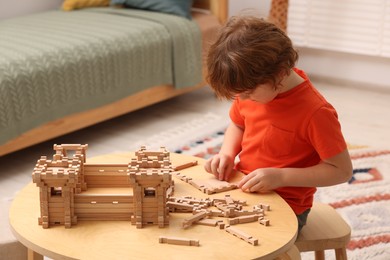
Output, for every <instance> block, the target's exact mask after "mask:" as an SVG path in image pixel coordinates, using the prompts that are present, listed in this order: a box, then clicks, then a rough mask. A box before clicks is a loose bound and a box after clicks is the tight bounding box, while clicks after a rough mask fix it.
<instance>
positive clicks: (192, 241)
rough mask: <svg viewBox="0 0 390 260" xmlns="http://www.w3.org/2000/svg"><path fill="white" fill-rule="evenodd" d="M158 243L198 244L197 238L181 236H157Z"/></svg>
mask: <svg viewBox="0 0 390 260" xmlns="http://www.w3.org/2000/svg"><path fill="white" fill-rule="evenodd" d="M159 242H160V244H164V243H166V244H172V245H183V246H199V240H196V239H189V238H182V237H165V236H160V237H159Z"/></svg>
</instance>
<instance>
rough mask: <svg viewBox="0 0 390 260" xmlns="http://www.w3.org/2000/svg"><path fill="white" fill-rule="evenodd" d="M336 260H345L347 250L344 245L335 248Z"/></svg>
mask: <svg viewBox="0 0 390 260" xmlns="http://www.w3.org/2000/svg"><path fill="white" fill-rule="evenodd" d="M335 254H336V260H347V250H346V248H345V247H343V248H337V249H335Z"/></svg>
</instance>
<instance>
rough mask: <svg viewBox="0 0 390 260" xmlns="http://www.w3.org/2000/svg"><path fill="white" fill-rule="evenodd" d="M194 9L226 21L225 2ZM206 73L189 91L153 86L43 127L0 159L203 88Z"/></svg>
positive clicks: (0, 151)
mask: <svg viewBox="0 0 390 260" xmlns="http://www.w3.org/2000/svg"><path fill="white" fill-rule="evenodd" d="M194 7H196V8H201V9H205V10H208V11H210V12H211V13H212V14H214V15H215V16H216V17H217V19H218V21H219V22H220V23H224V22H225V21H226V19H227V12H228V11H227V9H228V0H196V1H195V4H194ZM206 73H207V72H206V68H205V67H203V81H202V82H201V83H200V84H198V85H196V86H193V87H189V88H185V89H175V88H174V87H173V86H172V85H160V86H154V87H151V88H149V89H147V90H143V91H141V92H138V93H136V94H134V95H131V96H128V97H125V98H123V99H121V100H118V101H115V102H113V103H110V104H108V105H105V106H101V107H98V108H95V109H91V110H88V111H84V112H80V113H76V114H72V115H69V116H66V117H63V118H60V119H57V120H54V121H51V122H49V123H46V124H44V125H42V126H40V127H37V128H34V129H32V130H30V131H28V132H25V133H23V134H22V135H20V136H18V137H17V138H14V139H12V140H10V141H8V142H7V143H5V144H3V145H1V146H0V156H3V155H5V154H9V153H12V152H15V151H18V150H21V149H23V148H26V147H29V146H32V145H35V144H38V143H41V142H44V141H47V140H50V139H52V138H55V137H58V136H61V135H64V134H68V133H71V132H73V131H76V130H80V129H82V128H85V127H88V126H91V125H94V124H97V123H99V122H103V121H106V120H108V119H111V118H114V117H117V116H120V115H123V114H126V113H129V112H132V111H135V110H137V109H140V108H143V107H146V106H149V105H152V104H155V103H158V102H160V101H163V100H167V99H169V98H172V97H175V96H178V95H182V94H184V93H188V92H191V91H193V90H196V89H199V88H201V87H204V86H205V85H206V81H205V75H206Z"/></svg>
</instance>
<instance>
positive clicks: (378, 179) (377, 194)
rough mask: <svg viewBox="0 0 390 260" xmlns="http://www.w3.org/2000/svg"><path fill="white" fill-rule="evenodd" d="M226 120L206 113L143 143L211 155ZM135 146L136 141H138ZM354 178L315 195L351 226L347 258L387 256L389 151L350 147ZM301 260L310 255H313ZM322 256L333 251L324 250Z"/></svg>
mask: <svg viewBox="0 0 390 260" xmlns="http://www.w3.org/2000/svg"><path fill="white" fill-rule="evenodd" d="M227 125H228V119H226V118H221V117H220V116H218V115H215V114H212V113H211V114H207V115H205V116H203V117H201V118H199V119H198V120H194V121H191V122H188V123H186V124H184V125H181V126H177V127H175V128H173V129H171V130H168V131H165V132H162V133H160V134H158V135H155V136H152V137H150V138H149V139H147V140H144V141H143V142H142V144H145V145H147V146H148V147H150V146H151V147H153V148H158V147H159V146H166V147H167V148H168V149H169V150H170V151H172V152H177V153H182V154H189V155H194V156H197V157H200V158H209V157H210V156H212V155H214V154H216V153H218V151H219V149H220V147H221V143H222V141H223V133H224V130H225V129H226V127H227ZM137 145H139V144H137ZM349 151H350V154H351V159H352V163H353V168H354V170H353V177H352V178H351V180H350V181H349V182H348V183H343V184H340V185H336V186H331V187H324V188H319V189H318V191H317V193H316V195H315V199H316V200H319V201H321V202H323V203H328V204H329V205H331V206H332V207H334V208H335V209H336V210H337V211H338V213H339V214H340V215H341V216H342V217H343V218H344V219H345V221H346V222H347V223H348V224H349V225H350V226H351V229H352V235H351V241H350V243H349V244H348V247H347V255H348V259H353V260H362V259H367V260H368V259H370V260H373V259H374V260H388V259H390V246H389V243H390V218H389V216H390V203H389V199H390V150H384V149H375V148H368V147H362V146H350V147H349ZM302 258H303V259H313V255H312V254H311V253H304V254H302ZM326 259H334V253H333V252H332V251H330V250H328V251H326Z"/></svg>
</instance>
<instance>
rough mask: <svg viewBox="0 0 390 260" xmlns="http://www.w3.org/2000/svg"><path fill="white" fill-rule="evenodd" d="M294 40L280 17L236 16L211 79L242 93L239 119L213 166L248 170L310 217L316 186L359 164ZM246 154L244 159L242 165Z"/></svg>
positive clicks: (229, 93)
mask: <svg viewBox="0 0 390 260" xmlns="http://www.w3.org/2000/svg"><path fill="white" fill-rule="evenodd" d="M297 59H298V54H297V52H296V51H295V50H294V49H293V47H292V43H291V40H290V39H289V38H288V37H287V36H286V35H285V33H284V32H283V31H282V30H280V29H279V28H277V27H276V26H275V25H273V24H272V23H268V22H266V21H264V20H263V19H260V18H256V17H251V16H243V17H232V18H231V19H230V20H229V21H228V23H227V24H226V25H225V26H224V28H223V29H222V30H221V32H220V35H219V37H218V39H217V41H216V42H215V43H214V44H213V45H212V46H211V48H210V51H209V55H208V60H207V62H208V71H209V75H208V80H209V83H210V85H211V87H212V88H213V89H214V91H215V92H216V94H217V95H218V96H219V97H220V98H226V99H234V101H233V103H232V106H231V109H230V118H231V121H232V122H231V123H230V125H229V126H228V128H227V130H226V133H225V137H224V141H223V145H222V147H221V150H220V152H219V153H218V154H217V155H215V156H214V157H212V158H210V159H209V160H208V161H207V162H206V164H205V169H206V171H207V172H209V173H212V174H214V175H215V176H216V178H218V179H219V180H228V179H229V177H230V175H231V173H232V170H233V168H235V169H237V170H239V171H241V172H243V173H244V174H246V176H245V177H244V178H242V180H241V181H240V182H239V183H238V186H239V188H241V189H242V190H243V191H245V192H267V191H270V190H274V191H275V192H277V193H278V194H279V195H280V196H281V197H282V198H283V199H284V200H285V201H286V202H287V203H288V204H289V205H290V206H291V208H292V209H293V210H294V212H295V214H296V215H297V218H298V227H299V230H300V229H301V228H302V226H303V225H304V224H305V223H306V218H307V215H308V213H309V211H310V208H311V206H312V202H313V195H314V193H315V191H316V188H315V187H321V186H330V185H335V184H339V183H342V182H346V181H348V180H349V179H350V178H351V176H352V164H351V160H350V157H349V153H348V150H347V146H346V143H345V141H344V138H343V135H342V133H341V127H340V123H339V121H338V118H337V113H336V111H335V109H334V108H333V107H332V106H331V105H330V104H329V103H328V102H327V101H326V100H325V98H324V97H323V96H322V95H321V94H320V93H319V92H318V91H317V90H316V89H315V88H314V87H313V85H312V84H311V82H310V81H309V79H308V78H307V76H306V74H305V73H304V72H303V71H301V70H299V69H297V68H295V67H294V66H295V62H296V61H297ZM237 155H238V157H239V162H238V163H237V164H236V165H234V159H235V158H236V156H237Z"/></svg>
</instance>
